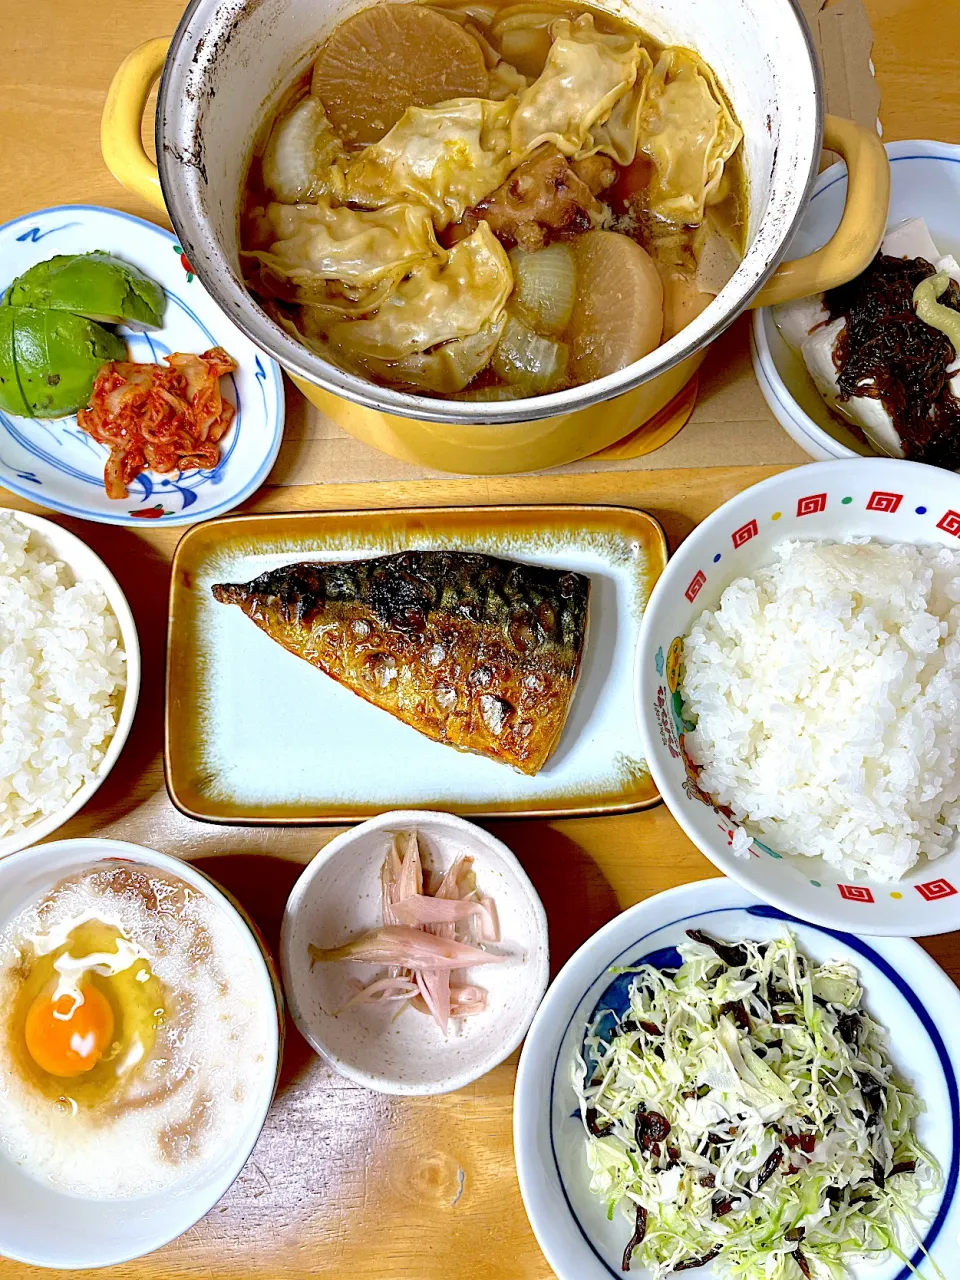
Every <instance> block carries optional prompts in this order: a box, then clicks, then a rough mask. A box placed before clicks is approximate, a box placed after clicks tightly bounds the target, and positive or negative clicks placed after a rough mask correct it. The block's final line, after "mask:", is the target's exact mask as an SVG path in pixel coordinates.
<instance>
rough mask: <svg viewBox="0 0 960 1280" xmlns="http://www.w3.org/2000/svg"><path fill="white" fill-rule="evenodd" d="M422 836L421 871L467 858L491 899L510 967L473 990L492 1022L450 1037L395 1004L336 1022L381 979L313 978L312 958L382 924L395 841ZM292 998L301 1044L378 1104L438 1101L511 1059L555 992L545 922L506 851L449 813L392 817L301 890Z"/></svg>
mask: <svg viewBox="0 0 960 1280" xmlns="http://www.w3.org/2000/svg"><path fill="white" fill-rule="evenodd" d="M413 828H415V829H416V830H417V832H418V833H419V838H420V847H421V850H422V851H423V854H424V861H425V862H426V863H427V864H428V865H429V866H430V867H431V868H432V870H433V871H434V872H435V873H436V872H439V873H441V874H442V873H443V872H444V871H446V870H447V868H448V867H450V865H451V864H452V863H453V862H454V861H455V859H456V858H457V857H458V856H459V855H460V854H468V855H470V856H471V857H472V858H473V859H474V871H475V873H476V877H477V885H478V887H479V888H480V890H481V891H482V892H483V893H485V894H488V895H489V896H490V897H492V898H493V900H494V902H495V903H496V906H497V913H498V915H499V917H500V932H501V941H500V942H499V943H490V944H488V949H489V950H490V951H493V952H496V953H497V954H500V955H504V956H507V957H508V959H507V960H506V961H505V962H504V963H502V964H489V965H483V966H481V967H479V968H477V969H476V971H468V972H470V973H471V981H473V980H475V981H476V982H477V983H478V985H480V986H482V987H484V988H485V989H486V990H487V992H488V993H489V995H488V1007H487V1010H486V1012H485V1013H481V1014H478V1015H477V1016H476V1017H472V1018H464V1019H462V1020H461V1021H460V1024H459V1029H458V1030H454V1029H453V1028H454V1026H455V1024H453V1023H451V1030H450V1032H448V1034H447V1036H446V1037H444V1036H443V1035H441V1032H440V1029H439V1027H438V1026H437V1025H436V1023H435V1022H434V1021H433V1020H432V1019H431V1018H427V1017H426V1016H425V1015H423V1014H421V1013H418V1012H417V1011H416V1010H413V1009H404V1011H403V1012H402V1013H401V1014H400V1015H399V1017H398V1016H396V1005H387V1006H385V1007H383V1008H378V1007H376V1006H374V1005H370V1004H366V1005H355V1006H354V1007H353V1008H351V1009H347V1010H345V1011H344V1012H343V1013H340V1014H337V1012H336V1011H337V1010H339V1009H341V1008H342V1006H343V1005H344V1004H345V1003H346V1001H347V1000H349V999H350V997H351V996H352V995H353V994H354V992H355V991H356V990H358V983H365V982H369V981H371V980H372V978H373V977H374V976H375V975H376V972H377V970H376V968H375V967H374V966H371V965H368V964H363V965H362V964H356V963H354V962H352V961H349V962H337V963H331V964H319V965H316V966H314V967H313V968H312V969H311V967H310V958H309V954H308V951H307V947H308V945H309V944H310V943H311V942H312V943H314V944H315V945H320V946H325V947H332V946H338V945H339V944H340V943H341V942H346V941H347V940H348V939H349V938H351V937H353V936H355V935H356V934H358V933H363V932H364V931H365V930H367V929H372V928H375V927H376V926H377V925H379V924H382V917H381V911H380V868H381V866H382V865H383V859H384V857H385V855H386V853H387V850H388V848H389V846H390V842H391V840H392V836H393V833H394V832H396V831H406V830H410V829H413ZM280 958H281V965H282V969H283V982H284V989H285V991H286V994H287V1000H288V1002H289V1005H290V1012H291V1014H292V1016H293V1020H294V1022H295V1023H296V1024H297V1026H298V1028H299V1029H300V1031H301V1033H302V1035H303V1036H304V1038H305V1039H306V1040H307V1041H308V1043H309V1044H310V1045H312V1047H313V1048H314V1049H315V1050H316V1051H317V1053H319V1054H320V1055H321V1057H323V1058H325V1059H326V1060H327V1061H328V1062H329V1063H330V1065H331V1066H332V1067H334V1068H335V1069H336V1070H337V1071H339V1072H340V1074H341V1075H343V1076H346V1077H347V1078H348V1079H350V1080H355V1081H356V1082H357V1083H358V1084H362V1085H365V1086H366V1087H367V1088H369V1089H377V1090H379V1091H380V1092H381V1093H393V1094H419V1095H425V1094H435V1093H449V1092H451V1091H452V1090H454V1089H462V1088H463V1087H464V1085H467V1084H470V1083H471V1081H473V1080H478V1079H479V1078H480V1077H481V1076H483V1075H486V1073H487V1072H488V1071H491V1070H492V1069H493V1068H494V1067H495V1066H497V1065H498V1063H500V1062H502V1061H503V1060H504V1058H506V1057H508V1056H509V1055H510V1054H511V1053H513V1051H514V1049H516V1048H517V1046H518V1045H519V1043H520V1041H521V1040H522V1039H523V1036H524V1033H525V1032H526V1030H527V1027H528V1026H529V1025H530V1019H531V1018H532V1017H533V1015H534V1012H535V1011H536V1008H537V1005H538V1004H539V1003H540V999H541V997H542V996H543V993H544V991H545V990H546V987H547V977H548V973H549V950H548V944H547V920H546V916H545V915H544V911H543V906H542V904H541V902H540V899H539V897H538V896H537V892H536V890H535V889H534V887H533V885H532V884H531V883H530V881H529V879H528V877H527V875H526V872H525V871H524V870H523V868H522V867H521V866H520V863H519V862H518V861H517V859H516V858H515V857H514V855H513V854H512V853H511V852H510V850H509V849H508V848H507V846H506V845H505V844H503V843H502V842H501V841H499V840H497V839H496V838H495V837H494V836H492V835H490V834H489V833H488V832H486V831H484V830H483V829H482V828H480V827H475V826H473V825H472V823H469V822H465V821H464V820H463V818H457V817H455V816H454V815H452V814H449V813H428V812H425V811H418V810H406V811H401V812H397V813H385V814H382V815H381V816H380V817H379V818H372V819H371V820H370V821H369V822H364V823H362V824H361V825H360V826H358V827H354V828H353V830H351V831H346V832H344V834H343V835H340V836H337V837H336V838H335V839H333V840H331V841H330V843H329V844H328V845H326V846H325V847H324V848H323V849H321V850H320V852H319V853H318V854H317V856H316V857H315V858H314V860H313V861H312V862H311V863H310V865H309V866H308V867H307V869H306V871H304V873H303V875H302V876H301V877H300V879H299V880H298V881H297V883H296V884H295V885H294V888H293V892H292V893H291V894H290V900H289V902H288V903H287V909H286V911H285V912H284V917H283V928H282V931H281V935H280Z"/></svg>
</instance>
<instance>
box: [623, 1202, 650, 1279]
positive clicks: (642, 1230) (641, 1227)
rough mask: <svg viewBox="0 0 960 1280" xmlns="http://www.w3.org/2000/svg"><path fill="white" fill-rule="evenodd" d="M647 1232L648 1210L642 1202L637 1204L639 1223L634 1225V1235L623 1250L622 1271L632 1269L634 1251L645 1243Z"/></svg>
mask: <svg viewBox="0 0 960 1280" xmlns="http://www.w3.org/2000/svg"><path fill="white" fill-rule="evenodd" d="M646 1234H647V1211H646V1209H645V1208H644V1207H643V1205H642V1204H638V1205H637V1225H636V1226H635V1227H634V1230H633V1235H632V1236H631V1237H630V1239H629V1241H628V1242H627V1247H626V1248H625V1249H624V1251H623V1262H622V1263H621V1264H620V1270H621V1271H629V1270H630V1260H631V1258H632V1257H633V1251H634V1249H636V1247H637V1246H638V1245H640V1244H643V1237H644V1236H645V1235H646Z"/></svg>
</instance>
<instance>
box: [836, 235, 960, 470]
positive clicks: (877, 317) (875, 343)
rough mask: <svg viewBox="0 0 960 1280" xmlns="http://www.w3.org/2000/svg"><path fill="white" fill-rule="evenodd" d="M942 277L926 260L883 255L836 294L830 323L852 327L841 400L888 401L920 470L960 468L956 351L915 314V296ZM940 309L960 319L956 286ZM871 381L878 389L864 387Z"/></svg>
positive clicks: (844, 342) (840, 363)
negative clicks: (951, 373) (952, 369)
mask: <svg viewBox="0 0 960 1280" xmlns="http://www.w3.org/2000/svg"><path fill="white" fill-rule="evenodd" d="M934 273H935V268H934V267H933V266H932V265H931V264H930V263H929V262H927V261H925V259H923V258H912V259H911V258H891V257H889V256H888V255H887V254H884V253H879V254H877V256H876V258H874V260H873V262H872V263H871V264H870V266H869V267H867V269H866V271H864V272H862V273H861V274H860V275H859V276H857V278H856V279H855V280H851V281H850V283H849V284H844V285H840V286H839V287H838V288H836V289H830V290H828V291H827V293H826V295H825V303H826V307H827V310H828V311H829V313H830V319H831V320H836V319H837V318H839V317H840V316H843V317H844V318H845V319H846V322H847V327H846V330H845V331H844V332H843V334H842V335H841V337H840V340H839V342H838V343H837V347H836V350H835V351H834V364H835V365H836V368H837V380H838V383H839V386H840V394H841V398H842V399H844V400H848V399H849V398H850V397H851V396H857V395H860V396H870V397H871V398H873V399H876V400H880V401H881V402H882V403H883V406H884V408H885V409H886V410H887V412H888V413H889V414H890V416H891V418H892V419H893V421H894V425H895V426H896V428H897V431H898V432H899V433H900V438H901V441H902V443H903V451H904V453H905V455H906V456H907V457H908V458H910V459H912V460H913V461H914V462H929V463H932V464H933V465H934V466H939V467H948V468H949V469H950V470H956V469H957V468H958V467H960V400H958V399H957V398H956V397H955V396H954V395H953V393H952V392H951V391H950V387H949V381H950V380H949V378H948V376H947V367H948V366H949V365H950V364H951V363H952V362H953V360H954V358H955V354H956V353H955V352H954V349H953V344H952V343H951V341H950V339H949V338H948V337H947V336H946V334H944V333H941V332H940V330H939V329H934V328H932V327H931V326H930V325H928V324H925V323H924V321H923V320H921V319H920V318H919V317H918V316H917V314H916V312H915V311H914V309H913V291H914V289H915V288H916V287H917V285H918V284H920V282H921V281H923V280H926V279H927V277H928V276H931V275H933V274H934ZM939 301H940V303H941V304H942V305H943V306H947V307H951V308H952V309H953V310H954V311H960V288H958V287H957V285H956V284H955V283H954V282H953V281H951V282H950V284H949V285H948V286H947V289H946V292H945V293H943V294H941V296H940V299H939ZM865 380H869V381H870V382H871V383H872V385H868V386H863V385H862V383H863V382H864V381H865Z"/></svg>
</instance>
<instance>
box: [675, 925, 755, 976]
mask: <svg viewBox="0 0 960 1280" xmlns="http://www.w3.org/2000/svg"><path fill="white" fill-rule="evenodd" d="M687 937H688V938H692V939H693V941H694V942H699V943H701V944H702V945H703V946H705V947H710V948H711V949H712V950H713V951H715V952H716V953H717V955H718V956H719V957H720V959H721V960H722V961H723V963H724V964H727V965H729V966H730V967H731V968H732V969H736V968H738V967H739V966H741V965H745V964H746V963H747V951H746V948H745V947H738V946H736V945H734V944H733V943H730V942H718V941H717V939H716V938H711V937H710V935H709V934H708V933H704V932H703V930H702V929H688V930H687Z"/></svg>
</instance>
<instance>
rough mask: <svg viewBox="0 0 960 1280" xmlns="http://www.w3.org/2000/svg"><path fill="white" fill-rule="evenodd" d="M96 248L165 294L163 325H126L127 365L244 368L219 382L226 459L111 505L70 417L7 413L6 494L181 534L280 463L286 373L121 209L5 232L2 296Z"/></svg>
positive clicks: (73, 213) (166, 237)
mask: <svg viewBox="0 0 960 1280" xmlns="http://www.w3.org/2000/svg"><path fill="white" fill-rule="evenodd" d="M93 249H102V250H105V251H106V252H109V253H114V254H116V255H117V257H119V258H122V259H124V260H125V261H127V262H131V263H133V264H134V265H135V266H138V267H140V268H141V270H143V271H146V272H147V274H148V275H151V276H152V277H153V278H154V279H155V280H157V281H158V282H159V283H160V284H161V285H162V286H163V288H164V291H165V293H166V295H167V309H166V313H165V315H164V323H163V327H162V328H160V329H152V330H143V331H141V330H133V329H130V328H128V327H127V326H121V327H120V333H121V335H122V336H123V338H124V340H125V341H126V343H127V346H128V348H129V351H130V358H131V359H132V360H137V361H144V362H150V361H153V362H159V361H161V360H162V358H163V357H164V356H165V355H169V354H170V353H171V352H174V351H192V352H196V353H198V354H199V353H201V352H203V351H205V350H207V349H209V348H210V347H214V346H221V347H224V348H225V349H226V350H227V351H228V352H229V353H230V355H232V356H233V357H234V359H235V360H236V361H237V364H238V366H239V368H238V369H237V372H236V373H235V374H231V375H230V376H229V377H228V378H227V379H226V380H225V383H224V392H225V394H226V396H227V397H228V399H230V400H231V401H232V402H233V403H234V405H235V406H236V410H237V412H236V417H235V419H234V422H233V424H232V426H231V428H230V430H229V431H228V432H227V434H226V435H225V436H224V438H223V441H222V443H221V457H220V462H219V464H218V465H217V466H216V467H215V468H213V469H212V470H209V471H190V472H179V473H176V474H173V475H169V476H162V475H157V474H154V473H152V472H144V473H143V474H142V475H139V476H137V478H136V479H135V480H134V482H133V484H132V485H131V486H130V491H129V494H128V496H127V498H126V500H124V501H115V500H113V499H110V498H108V497H107V495H106V493H105V492H104V489H103V464H104V461H105V459H106V457H107V449H106V447H105V446H104V445H101V444H98V443H97V442H96V441H95V440H92V439H91V438H90V437H89V436H88V435H86V433H85V432H83V431H81V430H80V428H79V427H78V425H77V420H76V417H75V416H70V417H67V418H48V419H38V418H21V417H17V416H16V415H14V414H8V413H5V412H2V411H0V485H2V486H3V488H5V489H9V490H10V491H11V492H13V493H16V494H19V496H20V497H22V498H28V499H30V500H31V501H32V502H38V503H40V504H42V505H43V506H45V507H48V508H50V509H51V510H53V511H60V512H62V513H63V514H64V515H70V516H79V517H81V518H83V519H86V520H95V521H98V522H100V523H104V524H125V525H137V524H139V523H140V522H141V521H143V520H148V521H161V522H162V523H164V524H168V525H183V524H192V523H194V522H195V521H197V520H206V519H209V518H210V517H211V516H217V515H223V514H224V512H226V511H229V510H231V509H232V508H233V507H235V506H236V505H237V504H238V503H240V502H242V501H243V500H244V499H245V498H248V497H249V496H250V495H251V494H252V493H254V492H255V491H256V490H257V489H258V488H259V487H260V485H261V484H262V483H263V482H264V480H265V479H266V477H267V475H268V473H269V471H270V468H271V467H272V466H273V463H274V461H275V460H276V456H277V453H278V451H279V448H280V442H281V439H282V436H283V416H284V400H283V385H282V380H281V376H280V369H279V367H278V366H277V364H276V363H275V362H274V361H273V360H271V359H270V358H269V357H268V356H265V355H263V354H262V353H261V352H260V351H259V350H258V348H257V347H255V346H254V345H253V343H252V342H251V341H250V340H249V338H247V337H245V335H244V334H242V333H241V332H240V330H239V329H237V328H236V326H235V325H234V324H233V323H232V322H231V321H230V320H228V319H227V317H226V316H225V315H224V314H223V313H222V312H221V311H220V309H219V308H218V307H217V305H216V303H215V302H214V301H213V300H212V299H211V298H210V296H209V295H208V294H207V293H206V292H205V290H204V288H203V285H202V284H201V283H200V282H199V280H197V279H196V278H195V276H194V274H193V270H192V268H191V266H190V264H189V262H188V261H187V260H186V258H185V257H184V254H183V250H182V248H181V246H180V245H179V244H178V243H177V242H176V240H175V239H174V238H173V236H172V235H171V233H170V232H169V231H165V230H164V229H163V228H162V227H157V226H154V224H153V223H151V222H144V221H143V220H142V219H140V218H134V217H133V216H131V215H130V214H127V213H121V212H120V211H119V210H116V209H105V208H99V207H97V206H95V205H61V206H58V207H57V208H53V209H45V210H43V211H41V212H39V213H32V214H27V215H24V216H23V217H21V218H16V219H14V221H12V222H8V223H7V224H6V225H5V226H2V227H0V257H2V260H3V264H4V269H3V273H2V276H0V289H6V288H7V286H8V285H9V284H10V282H11V281H12V280H13V279H14V278H15V277H16V276H18V275H20V274H21V273H22V272H24V271H26V270H27V268H28V267H31V266H33V265H34V264H35V263H37V262H42V261H44V260H45V259H47V258H52V257H54V256H55V255H56V254H61V253H88V252H90V251H91V250H93Z"/></svg>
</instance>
